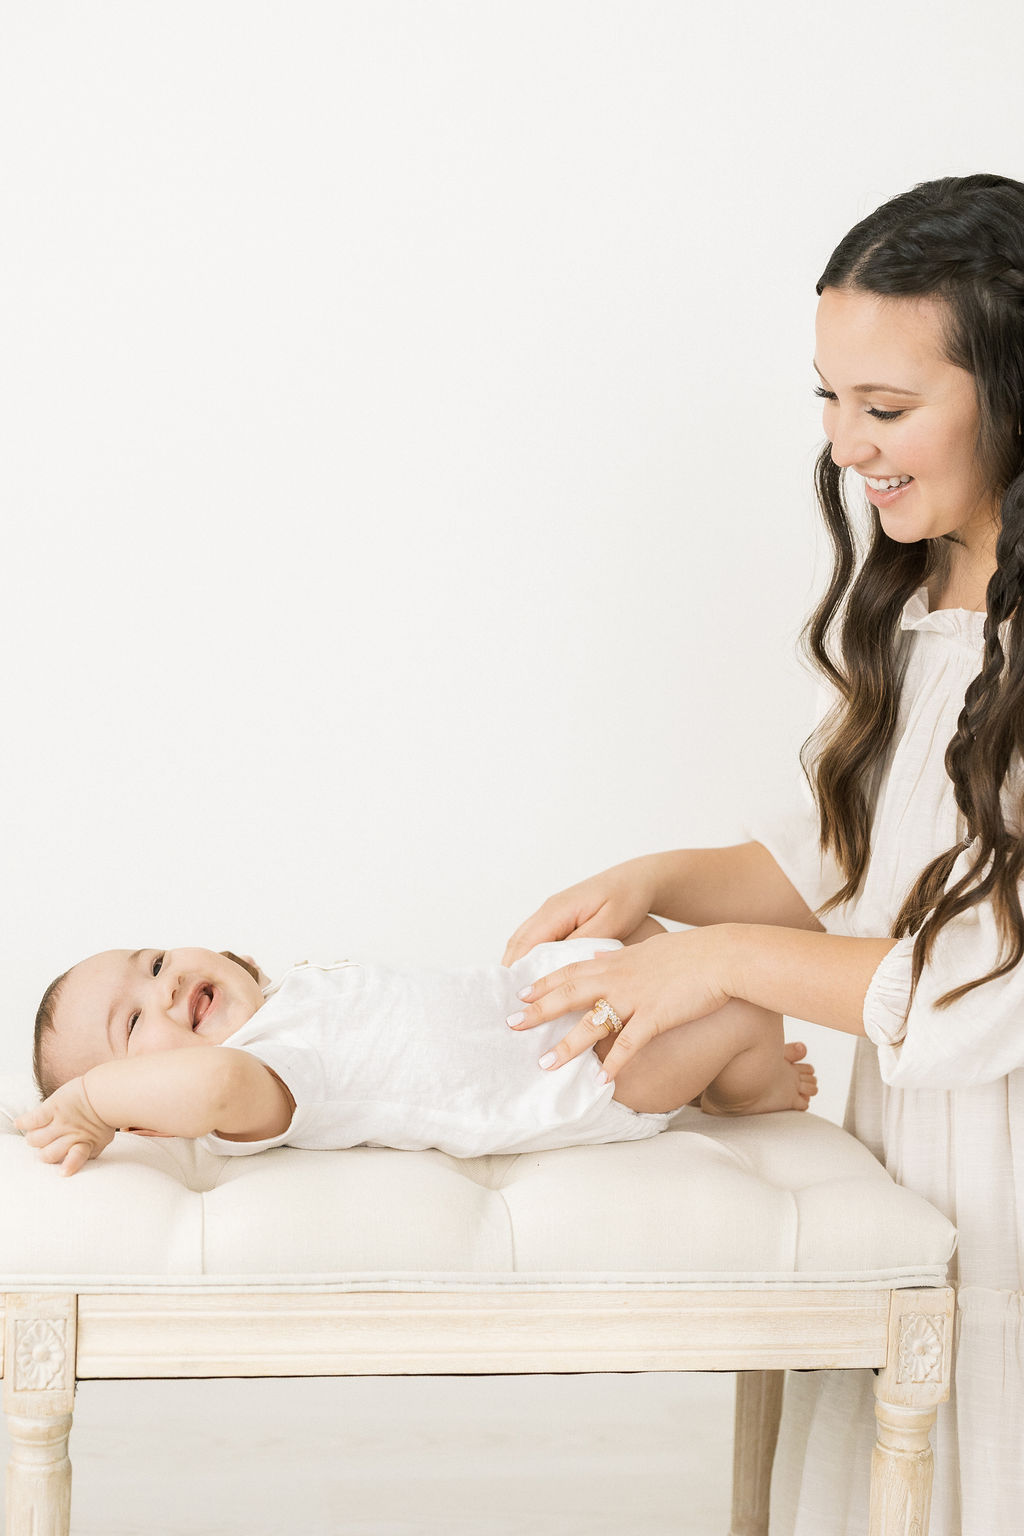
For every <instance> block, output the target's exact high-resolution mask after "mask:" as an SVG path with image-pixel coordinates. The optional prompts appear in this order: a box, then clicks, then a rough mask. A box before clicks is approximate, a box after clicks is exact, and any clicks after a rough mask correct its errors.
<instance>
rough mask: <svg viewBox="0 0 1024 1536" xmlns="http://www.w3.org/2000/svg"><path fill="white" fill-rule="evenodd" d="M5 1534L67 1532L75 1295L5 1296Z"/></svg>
mask: <svg viewBox="0 0 1024 1536" xmlns="http://www.w3.org/2000/svg"><path fill="white" fill-rule="evenodd" d="M5 1310H6V1328H5V1338H4V1410H5V1413H6V1416H7V1427H8V1430H9V1431H10V1436H11V1459H10V1462H9V1463H8V1467H7V1536H68V1533H69V1531H70V1527H71V1463H70V1461H69V1460H68V1434H69V1433H70V1430H71V1414H72V1408H73V1404H74V1395H75V1344H76V1322H77V1298H76V1297H75V1296H48V1295H44V1294H36V1295H25V1296H11V1295H8V1296H7V1297H6V1308H5Z"/></svg>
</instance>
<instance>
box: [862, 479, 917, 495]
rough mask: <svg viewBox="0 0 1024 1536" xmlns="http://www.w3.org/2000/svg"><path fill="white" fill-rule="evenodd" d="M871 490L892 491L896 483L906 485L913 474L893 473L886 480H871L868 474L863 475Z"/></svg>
mask: <svg viewBox="0 0 1024 1536" xmlns="http://www.w3.org/2000/svg"><path fill="white" fill-rule="evenodd" d="M864 478H865V480H866V481H867V483H868V485H870V487H871V489H872V490H873V491H894V490H895V489H896V487H897V486H898V485H906V484H907V482H908V481H910V480H913V478H914V477H913V475H893V476H892V477H891V478H890V479H888V480H872V478H871V476H870V475H865V476H864Z"/></svg>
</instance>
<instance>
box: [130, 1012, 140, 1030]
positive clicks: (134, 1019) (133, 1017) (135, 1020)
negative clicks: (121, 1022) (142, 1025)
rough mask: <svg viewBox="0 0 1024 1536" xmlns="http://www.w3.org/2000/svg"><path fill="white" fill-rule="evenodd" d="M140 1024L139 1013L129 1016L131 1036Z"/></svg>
mask: <svg viewBox="0 0 1024 1536" xmlns="http://www.w3.org/2000/svg"><path fill="white" fill-rule="evenodd" d="M138 1022H139V1016H138V1014H137V1013H133V1014H130V1015H129V1018H128V1033H129V1035H130V1034H131V1032H132V1030H133V1029H134V1028H135V1026H136V1024H137V1023H138Z"/></svg>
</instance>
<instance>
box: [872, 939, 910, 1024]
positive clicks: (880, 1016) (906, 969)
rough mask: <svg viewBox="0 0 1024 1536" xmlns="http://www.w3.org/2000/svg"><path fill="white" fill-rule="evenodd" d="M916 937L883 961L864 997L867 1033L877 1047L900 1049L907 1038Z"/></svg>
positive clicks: (895, 949) (903, 942) (906, 941)
mask: <svg viewBox="0 0 1024 1536" xmlns="http://www.w3.org/2000/svg"><path fill="white" fill-rule="evenodd" d="M913 954H914V936H913V934H909V935H908V936H907V937H906V938H905V939H900V940H899V941H898V942H897V943H896V945H895V946H894V947H893V948H892V949H890V951H889V953H888V954H887V955H886V956H885V957H884V958H883V959H882V961H881V963H880V964H879V966H878V968H877V969H876V971H875V974H874V975H873V976H872V978H871V980H870V982H869V983H868V990H867V992H866V993H865V994H864V1030H865V1033H866V1034H867V1037H868V1039H869V1040H872V1041H874V1043H875V1045H880V1046H885V1045H898V1044H899V1043H900V1041H901V1040H902V1039H903V1036H904V1035H905V1034H906V1029H907V1021H906V1014H907V1004H908V1003H909V1001H910V972H911V962H912V959H913Z"/></svg>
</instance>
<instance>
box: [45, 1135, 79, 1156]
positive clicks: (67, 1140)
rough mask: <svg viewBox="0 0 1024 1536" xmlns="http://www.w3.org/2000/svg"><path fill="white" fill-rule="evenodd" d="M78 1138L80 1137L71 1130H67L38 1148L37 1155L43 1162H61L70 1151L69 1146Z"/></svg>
mask: <svg viewBox="0 0 1024 1536" xmlns="http://www.w3.org/2000/svg"><path fill="white" fill-rule="evenodd" d="M79 1140H80V1137H79V1136H78V1135H76V1134H74V1133H73V1132H69V1133H67V1134H66V1135H64V1136H57V1137H55V1138H54V1139H53V1140H52V1141H51V1142H49V1144H48V1145H47V1146H45V1147H42V1148H41V1149H40V1152H39V1156H40V1157H41V1158H42V1160H43V1162H44V1163H62V1162H63V1161H64V1159H65V1157H66V1156H67V1155H68V1153H69V1152H70V1151H71V1148H72V1147H73V1146H74V1145H75V1144H76V1142H78V1141H79Z"/></svg>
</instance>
